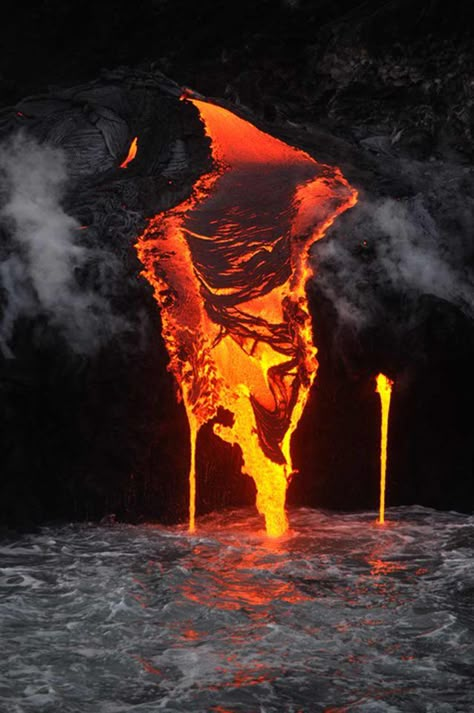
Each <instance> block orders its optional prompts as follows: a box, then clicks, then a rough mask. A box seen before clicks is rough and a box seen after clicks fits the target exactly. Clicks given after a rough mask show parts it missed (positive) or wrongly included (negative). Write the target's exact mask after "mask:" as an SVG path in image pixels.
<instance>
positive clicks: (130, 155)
mask: <svg viewBox="0 0 474 713" xmlns="http://www.w3.org/2000/svg"><path fill="white" fill-rule="evenodd" d="M137 151H138V136H135V138H134V139H133V140H132V143H131V144H130V148H129V149H128V154H127V157H126V159H125V160H124V161H122V163H121V164H120V168H127V166H128V164H129V163H130V162H131V161H133V159H134V158H135V157H136V155H137Z"/></svg>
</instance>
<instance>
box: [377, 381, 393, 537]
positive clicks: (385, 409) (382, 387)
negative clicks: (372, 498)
mask: <svg viewBox="0 0 474 713" xmlns="http://www.w3.org/2000/svg"><path fill="white" fill-rule="evenodd" d="M392 386H393V381H391V380H390V379H389V378H388V377H387V376H384V374H379V375H378V376H377V386H376V389H375V391H376V393H377V394H378V395H379V396H380V406H381V409H382V419H381V427H380V508H379V524H380V525H383V524H384V522H385V484H386V473H387V441H388V416H389V412H390V398H391V396H392Z"/></svg>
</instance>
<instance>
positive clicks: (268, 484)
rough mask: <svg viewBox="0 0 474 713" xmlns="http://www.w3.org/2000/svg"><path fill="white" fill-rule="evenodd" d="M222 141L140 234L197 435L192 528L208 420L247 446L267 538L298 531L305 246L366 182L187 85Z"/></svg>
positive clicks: (307, 384) (311, 356)
mask: <svg viewBox="0 0 474 713" xmlns="http://www.w3.org/2000/svg"><path fill="white" fill-rule="evenodd" d="M182 99H183V100H184V101H190V102H192V104H193V105H194V106H195V107H196V109H197V110H198V111H199V114H200V117H201V120H202V122H203V123H204V127H205V131H206V134H207V135H208V136H209V137H210V139H211V150H212V157H213V160H214V168H213V170H212V171H211V172H210V173H209V174H207V175H205V176H203V177H201V178H200V179H199V180H198V181H197V183H196V184H195V185H194V188H193V193H192V195H191V197H190V198H188V199H187V200H186V201H184V202H183V203H181V204H180V205H179V206H177V207H175V208H173V209H171V210H170V211H167V212H165V213H161V214H159V215H157V216H155V218H153V220H151V222H150V224H149V226H148V227H147V229H146V230H145V232H144V233H143V235H141V236H140V238H139V240H138V243H137V245H136V247H137V251H138V255H139V258H140V260H141V262H142V264H143V265H144V271H143V275H144V276H145V277H146V278H147V279H148V280H149V282H150V283H151V285H152V286H153V288H154V292H155V298H156V300H157V301H158V304H159V305H160V307H161V315H162V323H163V337H164V339H165V343H166V346H167V349H168V352H169V355H170V366H169V368H170V370H171V371H172V372H173V374H174V375H175V377H176V380H177V382H178V384H179V386H180V390H181V394H182V399H183V402H184V405H185V407H186V412H187V414H188V420H189V428H190V442H191V465H190V478H189V484H190V504H189V529H190V531H194V529H195V504H194V502H195V495H196V473H195V449H196V439H197V434H198V431H199V429H200V427H201V426H202V425H203V424H204V423H206V422H207V421H209V420H210V419H211V418H214V417H216V416H217V415H218V410H219V409H224V410H225V411H227V412H229V413H230V414H231V415H232V422H231V424H230V425H229V423H230V421H226V425H224V424H223V423H221V422H217V423H215V425H214V432H215V433H216V434H217V435H218V436H219V437H220V438H222V439H223V440H225V441H227V442H228V443H231V444H234V443H237V444H238V445H239V446H240V448H241V450H242V456H243V463H244V465H243V470H244V472H245V473H247V474H248V475H249V476H251V477H252V478H253V479H254V481H255V484H256V488H257V503H256V504H257V509H258V511H259V513H260V514H261V515H263V516H264V519H265V526H266V531H267V533H268V535H270V536H272V537H278V536H280V535H282V534H283V533H284V532H285V531H286V530H287V528H288V520H287V516H286V512H285V499H286V490H287V487H288V483H289V480H290V478H291V476H292V473H293V466H292V462H291V454H290V442H291V436H292V434H293V432H294V430H295V428H296V426H297V423H298V421H299V419H300V416H301V414H302V411H303V408H304V406H305V403H306V400H307V397H308V394H309V390H310V388H311V384H312V383H313V380H314V378H315V375H316V370H317V366H318V363H317V360H316V352H317V350H316V348H315V346H314V345H313V335H312V324H311V319H310V315H309V312H308V305H307V299H306V293H305V284H306V281H307V279H308V278H309V277H310V276H311V274H312V273H311V268H310V266H309V262H308V249H309V247H310V246H311V244H312V243H313V242H314V241H315V240H318V239H319V238H321V237H322V236H323V235H324V232H325V231H326V230H327V228H328V227H329V226H330V225H331V223H332V222H333V221H334V220H335V218H336V217H337V215H339V214H340V213H342V212H343V211H344V210H347V208H349V207H351V206H353V205H354V204H355V202H356V200H357V194H356V192H355V191H354V190H353V189H352V188H351V187H350V186H349V184H348V183H347V181H346V180H345V179H344V178H343V176H342V174H341V173H340V171H339V170H338V169H333V168H330V167H328V166H324V165H321V164H318V163H317V162H316V161H315V160H314V159H313V158H311V157H310V156H309V155H308V154H306V153H304V152H303V151H300V150H297V149H295V148H293V147H291V146H288V145H287V144H285V143H283V142H282V141H279V140H278V139H275V138H273V137H272V136H269V135H268V134H265V133H264V132H262V131H260V130H259V129H257V128H256V127H255V126H253V125H252V124H250V123H249V122H247V121H244V120H243V119H241V118H240V117H238V116H235V115H234V114H232V113H231V112H230V111H228V110H226V109H224V108H222V107H220V106H217V105H214V104H209V103H208V102H204V101H201V100H198V99H195V98H192V95H191V94H189V93H188V94H185V95H183V97H182Z"/></svg>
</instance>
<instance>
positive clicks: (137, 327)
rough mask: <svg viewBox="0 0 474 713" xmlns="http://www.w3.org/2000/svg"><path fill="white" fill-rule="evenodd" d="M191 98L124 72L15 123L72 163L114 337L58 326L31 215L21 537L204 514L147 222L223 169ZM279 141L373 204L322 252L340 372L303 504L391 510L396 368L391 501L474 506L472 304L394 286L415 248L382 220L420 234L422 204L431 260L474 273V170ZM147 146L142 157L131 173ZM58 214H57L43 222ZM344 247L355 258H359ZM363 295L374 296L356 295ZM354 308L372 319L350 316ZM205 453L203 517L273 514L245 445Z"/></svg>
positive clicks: (38, 102) (11, 386)
mask: <svg viewBox="0 0 474 713" xmlns="http://www.w3.org/2000/svg"><path fill="white" fill-rule="evenodd" d="M180 91H181V90H180V88H179V87H178V86H177V85H176V84H174V83H173V82H170V81H169V80H167V79H166V78H165V77H163V76H162V75H160V74H159V73H156V72H153V73H146V72H138V71H136V72H135V71H131V70H120V71H114V72H109V73H106V74H104V75H103V77H102V78H101V79H100V80H97V81H95V82H91V83H89V84H84V85H81V86H77V87H74V88H69V89H61V90H54V91H51V92H50V93H49V94H46V95H42V96H36V97H33V98H28V99H25V100H22V101H20V102H19V103H18V104H17V105H16V106H15V107H14V108H11V109H6V110H4V111H3V112H2V114H1V115H0V135H1V139H2V141H3V146H4V147H9V146H11V141H12V137H14V136H15V135H16V134H17V133H18V131H20V130H22V131H23V132H24V133H25V134H26V136H27V137H29V138H28V140H31V141H35V142H36V144H39V146H40V147H41V146H43V147H44V146H53V147H56V148H59V149H61V150H62V152H63V153H64V156H65V166H66V169H65V171H66V172H67V179H65V181H64V185H63V189H62V193H61V195H60V196H59V198H58V200H57V201H56V203H55V204H54V205H55V206H56V208H55V210H57V206H60V209H61V211H62V212H63V214H65V215H66V216H69V217H70V218H71V219H72V220H73V223H72V224H71V225H70V226H69V227H68V229H67V236H68V240H69V242H68V245H70V246H72V248H74V250H75V249H76V248H79V249H80V252H79V254H77V253H76V252H74V250H72V253H71V254H72V255H73V258H71V260H70V261H69V262H68V263H67V264H68V266H69V268H70V271H69V272H68V282H67V286H68V290H69V292H68V294H70V295H72V296H75V297H77V296H78V295H84V294H85V295H87V296H88V297H87V300H86V302H85V303H84V302H81V305H84V304H85V308H84V309H85V314H87V315H89V316H90V320H86V323H87V324H89V323H92V324H93V325H94V331H93V337H94V338H93V340H89V341H88V340H87V338H86V339H78V340H74V339H71V335H73V334H77V330H78V329H79V330H80V329H81V325H83V323H82V322H81V321H80V320H77V322H76V321H74V320H72V319H69V320H68V318H67V316H66V317H65V316H64V315H65V314H66V315H67V311H66V312H64V310H65V309H66V306H67V305H66V303H64V304H63V308H64V309H63V308H62V309H63V311H62V312H61V313H60V314H59V317H58V313H57V311H56V312H55V309H54V306H55V305H54V301H53V303H45V302H44V300H43V301H42V296H41V294H39V293H38V291H37V289H36V288H35V283H34V280H33V277H34V274H36V273H33V271H32V267H31V266H32V259H33V258H32V253H31V249H30V243H28V242H25V239H24V233H21V231H20V232H19V230H20V228H19V227H18V226H19V225H20V227H21V226H23V228H22V230H26V229H25V228H24V224H25V221H24V222H23V223H21V222H20V223H19V222H18V220H17V222H16V223H15V219H16V218H15V216H18V211H17V212H16V213H15V212H13V213H12V212H11V210H10V209H9V210H10V214H9V217H8V216H7V215H5V213H3V218H2V226H1V231H2V232H1V243H0V265H1V266H2V272H1V277H2V283H1V284H2V292H1V300H2V309H3V314H2V320H0V321H1V323H2V329H3V330H5V329H6V327H5V324H6V323H5V316H6V315H7V316H8V315H12V314H13V315H14V317H15V319H14V321H13V323H12V324H13V326H11V328H9V330H7V332H8V335H7V336H8V339H7V348H4V349H3V356H2V360H1V367H0V368H1V371H0V390H1V400H2V424H1V436H0V439H1V440H0V452H1V454H2V481H1V484H0V503H1V505H0V507H1V512H0V518H1V520H2V522H7V523H9V524H11V525H18V524H31V523H32V522H39V521H44V520H45V519H51V518H78V519H81V518H101V517H102V516H104V515H106V514H108V513H111V512H114V513H116V514H117V515H118V516H119V517H123V518H126V519H132V520H133V519H137V518H148V519H150V518H153V517H156V518H158V519H163V520H166V521H176V520H177V519H180V518H184V517H185V516H186V510H187V485H186V477H187V471H188V465H189V454H188V453H187V452H186V449H185V448H184V446H182V444H183V443H184V442H185V441H187V435H186V437H183V434H184V433H186V434H187V424H186V419H185V416H184V411H183V408H182V405H181V404H178V403H177V401H176V398H175V385H174V382H173V378H172V376H171V375H170V374H169V373H168V372H167V370H166V365H167V363H168V357H167V354H166V351H165V348H164V345H163V342H162V339H161V331H160V329H161V324H160V318H159V313H158V311H157V309H156V303H155V302H154V300H153V298H152V295H151V289H150V287H149V286H148V284H147V283H146V281H145V280H143V279H142V278H141V277H140V276H139V273H140V269H141V266H140V264H139V263H138V260H137V257H136V252H135V249H134V243H135V241H136V239H137V237H138V235H139V234H140V233H141V232H142V231H143V229H144V227H145V225H146V221H147V218H149V217H151V216H152V215H155V214H156V213H158V212H160V211H163V210H166V209H167V208H169V207H172V206H175V205H178V204H179V203H180V202H182V201H183V200H184V199H185V198H186V197H187V196H188V195H189V192H190V190H191V187H192V185H193V183H194V182H195V181H196V179H197V178H198V177H199V176H201V175H202V174H203V173H204V172H206V171H208V170H209V167H210V165H211V164H210V161H211V158H210V150H209V141H208V139H207V138H206V136H205V135H204V132H203V127H202V125H201V123H200V121H199V118H198V115H197V112H196V111H195V109H194V108H193V107H192V106H191V105H189V104H186V103H183V102H180V101H179V95H180ZM260 125H261V126H262V127H263V128H265V129H266V130H267V131H268V130H270V131H274V132H275V133H277V134H278V135H279V136H281V137H282V138H284V139H285V140H286V141H288V142H289V143H293V144H294V145H298V146H301V147H302V148H304V149H305V150H306V151H308V152H309V153H311V154H313V155H314V156H315V157H316V158H317V159H318V160H321V161H323V162H328V163H333V164H336V165H340V166H341V168H342V170H343V172H344V173H345V175H346V176H347V177H348V179H349V181H350V182H351V183H352V184H353V185H355V187H356V188H358V189H361V190H362V193H363V195H362V201H361V203H362V207H361V209H360V211H359V212H357V211H355V212H354V213H353V214H351V215H347V217H346V218H344V220H342V222H341V224H340V225H338V226H335V227H334V229H332V230H331V231H330V233H329V234H328V236H327V238H326V239H325V240H324V241H322V242H321V244H320V245H318V248H317V250H315V251H314V254H313V257H314V264H315V267H316V270H317V279H316V281H315V282H314V283H313V284H312V285H310V286H309V298H310V305H311V307H312V311H313V318H314V320H315V325H316V327H315V331H316V333H317V346H318V348H319V353H318V360H319V363H320V371H319V375H318V381H317V384H316V386H315V388H314V389H313V392H312V394H311V398H310V402H309V404H308V407H307V409H306V411H305V413H304V415H303V419H302V422H301V425H300V427H299V429H298V431H297V432H296V434H295V439H294V446H293V451H294V461H295V465H296V467H297V468H298V469H299V470H300V474H299V476H297V477H296V478H295V479H294V481H293V483H292V485H291V486H290V500H293V502H297V503H299V504H306V505H314V506H322V507H334V508H349V509H350V508H354V507H357V508H358V507H364V508H365V507H374V506H375V505H376V502H377V489H378V470H377V469H378V402H377V396H376V394H375V393H374V384H373V383H372V382H373V376H374V375H375V374H376V373H377V372H378V371H382V370H383V371H385V372H387V373H388V374H389V375H390V376H391V377H392V378H395V384H396V385H395V389H394V395H393V403H392V437H391V440H390V445H389V449H390V450H389V473H388V491H387V502H388V504H389V505H390V504H397V503H398V504H400V503H411V502H418V503H421V504H425V505H433V506H436V507H447V508H454V509H459V510H469V509H471V508H472V504H473V492H472V478H471V468H472V435H471V432H472V430H471V429H472V420H471V421H470V420H468V419H466V418H464V417H463V415H462V414H463V412H464V411H465V410H466V409H469V408H470V403H471V396H472V376H471V374H470V368H471V366H470V365H471V364H472V356H473V355H474V338H473V327H472V311H471V308H470V307H469V306H466V304H465V301H466V299H465V298H466V295H465V294H464V293H462V294H461V296H460V297H459V295H457V296H456V295H455V297H456V299H454V297H453V295H452V294H451V293H450V292H449V290H448V286H449V284H450V283H446V285H447V286H446V290H445V292H443V291H439V290H438V291H436V290H430V289H429V288H428V287H429V286H427V284H424V286H423V289H419V285H417V284H414V283H413V281H412V282H408V283H407V282H406V281H405V282H404V281H403V280H402V281H400V280H398V279H397V280H392V279H388V277H387V276H388V275H391V274H392V272H390V270H389V271H388V272H387V260H388V258H390V259H392V258H393V250H392V248H393V246H394V245H397V244H398V243H397V233H396V231H395V233H393V230H392V227H393V225H392V223H390V225H387V224H384V223H382V222H381V219H380V210H379V207H378V201H380V200H383V201H385V200H393V201H396V203H397V205H399V204H401V205H402V206H403V207H404V208H403V209H404V210H405V209H406V211H408V213H407V215H409V218H407V219H406V220H409V221H412V222H414V225H415V233H416V235H419V230H421V229H420V224H421V223H420V222H419V220H418V218H419V214H420V208H419V202H418V203H417V202H416V200H417V197H420V196H421V199H419V200H421V201H422V204H423V205H424V206H425V207H427V210H428V212H429V215H430V216H431V217H432V218H433V220H434V222H435V224H436V226H437V227H436V230H431V228H429V229H428V228H427V227H426V225H427V221H426V220H425V219H424V218H423V220H424V222H423V221H422V223H423V225H424V226H425V227H424V228H423V230H424V231H425V233H426V236H427V237H426V236H425V237H426V240H427V241H428V243H429V245H430V246H431V247H430V249H429V250H428V251H427V252H425V253H422V255H424V254H428V255H432V252H433V250H432V248H433V245H434V246H435V248H436V250H437V251H438V253H440V254H441V255H442V256H445V255H446V253H448V252H449V250H450V248H452V255H451V256H450V259H449V261H448V263H449V265H450V269H451V270H453V271H454V274H455V275H458V274H459V269H460V265H461V264H464V265H465V267H466V269H469V266H470V263H469V260H470V259H472V251H471V252H470V248H469V245H470V243H469V242H468V240H467V237H466V236H467V235H468V233H469V226H470V225H471V223H470V218H469V216H470V215H472V200H473V196H472V195H471V194H470V192H469V191H470V189H469V180H468V179H469V178H470V176H471V174H468V173H466V170H467V171H469V170H470V169H469V168H467V169H466V166H458V165H457V164H456V163H454V162H451V163H448V162H441V161H439V162H437V163H436V165H435V166H434V169H435V170H434V169H433V165H432V162H431V165H430V163H429V162H426V163H423V162H420V161H418V162H411V163H407V162H406V159H405V158H404V156H403V155H401V154H400V153H399V151H398V146H397V143H396V142H395V143H391V142H389V143H388V144H386V145H385V144H384V147H382V148H380V147H378V148H377V147H375V148H374V145H372V144H367V143H365V144H364V143H363V142H360V143H359V144H357V143H355V142H354V141H353V140H352V139H343V138H341V137H336V136H335V135H334V134H333V133H331V132H330V131H328V130H327V129H324V130H323V129H321V128H317V127H315V126H314V125H308V126H306V128H303V127H302V126H300V127H296V128H295V127H290V126H288V125H283V124H281V125H273V126H272V127H271V128H270V127H269V125H268V124H265V123H264V122H260ZM134 136H138V154H137V157H136V158H135V159H134V161H132V162H131V163H130V164H129V166H128V167H127V168H126V169H120V168H119V166H120V164H121V163H122V162H123V160H124V158H125V157H126V155H127V152H128V148H129V146H130V143H131V140H132V138H133V137H134ZM36 144H35V145H36ZM30 145H31V144H30ZM382 149H383V150H382ZM4 153H5V151H4ZM14 155H15V154H14ZM17 155H18V156H19V157H20V158H21V156H22V153H21V151H20V152H19V154H18V153H17ZM41 155H42V154H41ZM20 158H19V159H18V160H20ZM55 165H56V164H55ZM33 167H34V166H33ZM27 168H28V167H27ZM2 170H3V173H2V176H3V179H2V191H1V200H2V206H11V204H12V200H11V195H12V188H11V185H10V183H11V180H10V179H8V180H7V178H8V176H7V174H8V172H7V173H5V170H6V169H5V167H4V165H3V169H2ZM28 170H29V171H30V173H31V171H32V167H31V166H30V168H29V169H28ZM8 175H9V174H8ZM41 175H43V174H40V176H41ZM48 175H49V174H48ZM9 180H10V183H9V182H8V181H9ZM35 190H36V188H35ZM20 194H21V192H20ZM42 195H43V196H44V194H41V192H40V193H39V194H38V192H36V193H34V195H33V199H34V200H36V201H39V198H38V196H40V197H41V196H42ZM460 196H461V197H462V206H463V207H464V208H465V211H464V213H463V212H462V211H461V210H460V202H459V197H460ZM20 198H21V195H20ZM30 198H31V196H30ZM40 203H41V201H40ZM56 204H57V205H56ZM38 205H39V204H38ZM374 205H376V206H377V208H376V209H375V208H373V206H374ZM364 206H365V207H364ZM40 207H41V206H40ZM15 210H16V209H15ZM410 211H411V212H410ZM38 212H39V213H40V214H41V215H43V213H42V212H41V211H33V214H34V215H38ZM383 214H384V213H383ZM12 215H13V216H14V218H15V219H14V218H12ZM403 215H404V216H405V213H403ZM412 215H414V216H415V218H413V219H412V217H411V216H412ZM35 220H36V218H35ZM48 220H49V218H48ZM74 221H75V222H74ZM417 221H418V222H417ZM26 223H28V221H26ZM453 223H454V225H453ZM46 224H47V226H50V225H51V223H50V222H47V223H46ZM27 227H28V226H27ZM40 227H41V226H40ZM430 230H431V232H430ZM417 231H418V232H417ZM20 233H21V235H20ZM392 233H393V234H392ZM425 233H423V234H425ZM26 234H28V233H26ZM21 236H23V238H21ZM20 238H21V239H20ZM22 241H23V242H22ZM364 241H365V242H367V245H365V244H364ZM430 241H431V242H430ZM433 241H434V242H433ZM323 243H324V244H323ZM432 243H433V245H432ZM328 245H329V246H331V245H336V246H340V245H343V246H344V248H343V253H344V254H343V255H342V256H341V255H340V254H339V253H338V252H337V251H336V254H334V253H333V252H331V249H328V248H327V246H328ZM384 245H385V246H386V249H384V248H381V246H384ZM45 246H46V247H47V243H45ZM325 246H326V247H325ZM453 246H454V247H453ZM389 248H390V250H392V252H390V250H389ZM45 249H46V248H45ZM436 250H435V252H436ZM438 253H436V254H438ZM67 255H68V256H69V255H70V253H67ZM469 256H471V257H469ZM395 258H396V259H397V260H399V258H400V256H399V255H398V253H397V254H396V255H395ZM68 260H69V257H68ZM341 260H342V263H341ZM390 264H391V263H390ZM443 264H444V263H443ZM341 265H342V267H343V268H344V270H345V272H344V270H343V269H342V267H341ZM15 270H16V272H15ZM12 275H13V277H14V276H15V275H16V278H15V279H16V281H15V279H13V277H12ZM466 284H467V285H469V284H471V283H469V280H468V279H467V277H466ZM19 285H21V288H22V292H21V295H22V297H21V299H20V298H19V297H18V300H17V302H14V306H15V309H16V312H15V310H13V311H12V304H13V303H12V299H13V296H14V295H17V296H18V287H19ZM353 285H358V286H362V289H360V290H357V291H356V292H355V293H354V291H353V290H352V289H351V286H353ZM335 293H337V295H342V296H343V297H344V300H345V302H344V305H346V304H349V306H350V307H354V306H355V307H357V309H358V310H359V311H360V312H361V314H362V318H361V319H355V320H354V319H352V316H353V313H351V318H347V314H346V313H345V312H343V311H341V305H340V303H339V301H338V300H337V299H335V297H334V294H335ZM458 297H459V299H458ZM461 298H462V299H463V300H464V302H462V301H460V300H461ZM456 300H457V301H456ZM74 305H77V302H74ZM74 314H76V313H74ZM3 333H6V332H2V334H3ZM87 334H88V333H87V331H86V332H85V336H86V337H87ZM83 336H84V335H83ZM197 450H198V463H197V471H198V502H197V505H198V514H199V513H200V512H205V511H209V510H211V509H213V508H216V507H223V506H226V505H239V504H250V503H252V502H253V501H254V497H255V496H254V492H253V485H252V483H251V481H250V479H246V478H243V477H242V476H240V473H239V471H240V465H241V463H240V454H239V450H238V448H236V447H232V446H230V445H228V444H220V442H219V441H218V440H217V439H216V438H215V437H214V436H213V434H212V429H211V427H209V428H205V429H203V431H202V432H201V434H200V436H199V441H198V449H197Z"/></svg>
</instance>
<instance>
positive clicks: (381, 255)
mask: <svg viewBox="0 0 474 713" xmlns="http://www.w3.org/2000/svg"><path fill="white" fill-rule="evenodd" d="M344 231H345V234H346V235H345V237H344V236H341V235H337V236H333V237H331V238H330V239H329V240H327V241H322V242H321V243H320V244H319V245H318V247H317V255H318V262H320V264H321V265H322V266H323V267H322V269H321V270H320V271H318V270H316V281H317V283H318V286H319V288H320V289H321V290H322V292H323V293H324V294H325V295H326V297H328V298H329V299H330V300H331V302H332V303H333V304H334V306H335V307H336V309H337V312H338V314H339V316H340V318H341V320H342V321H344V322H349V323H353V324H359V325H363V324H367V323H368V322H370V321H371V320H372V319H373V318H374V317H378V318H380V317H383V306H382V305H381V303H380V301H378V300H377V297H376V295H377V293H378V294H381V293H382V292H384V291H394V292H396V293H411V294H414V295H415V294H416V295H432V296H434V297H437V298H440V299H442V300H446V301H448V302H450V303H451V304H453V305H454V306H456V307H458V308H459V309H461V310H462V311H463V312H464V314H466V315H467V316H469V317H473V316H474V281H473V275H472V272H470V271H469V270H468V269H467V268H466V267H465V266H464V265H463V263H462V261H459V259H457V257H458V256H457V255H456V253H457V252H458V251H457V250H456V245H457V243H456V241H455V240H453V243H454V244H453V249H452V251H450V250H449V247H447V245H449V240H448V241H447V240H446V236H445V235H442V234H441V233H440V229H439V227H438V225H437V223H436V221H435V219H434V218H433V217H432V215H431V214H430V212H429V211H428V210H427V208H426V207H425V205H424V202H423V198H422V197H421V196H417V197H415V198H414V199H410V200H408V201H405V202H401V201H397V200H393V199H381V200H378V201H374V202H369V201H366V202H363V203H361V204H359V205H358V206H357V209H355V212H354V215H353V216H350V215H349V214H348V220H347V222H346V223H345V226H344ZM355 246H357V249H355ZM371 251H373V253H374V258H373V260H372V262H371V263H370V252H371ZM364 252H367V253H368V255H369V264H368V263H367V261H366V260H364V258H363V253H364ZM328 267H329V269H328ZM379 288H380V289H379Z"/></svg>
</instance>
